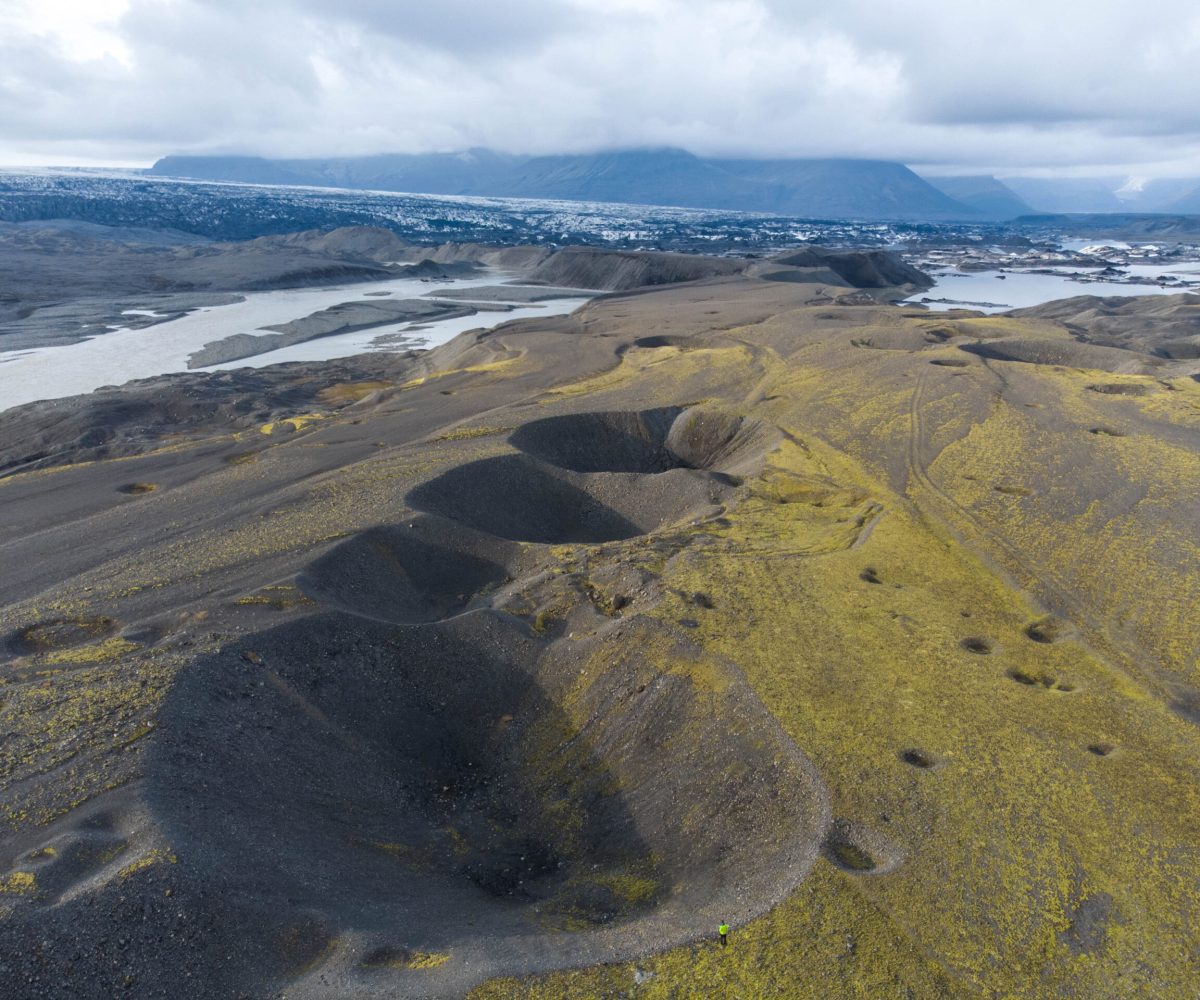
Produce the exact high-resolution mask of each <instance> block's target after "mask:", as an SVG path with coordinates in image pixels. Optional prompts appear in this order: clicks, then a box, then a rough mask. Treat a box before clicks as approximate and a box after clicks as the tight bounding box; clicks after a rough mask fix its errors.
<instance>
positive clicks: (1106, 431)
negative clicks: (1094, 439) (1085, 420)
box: [1088, 427, 1126, 438]
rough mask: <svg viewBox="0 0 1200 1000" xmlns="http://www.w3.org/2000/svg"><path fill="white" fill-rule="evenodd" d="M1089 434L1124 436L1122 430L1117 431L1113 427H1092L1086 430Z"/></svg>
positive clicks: (1112, 436) (1111, 436) (1113, 436)
mask: <svg viewBox="0 0 1200 1000" xmlns="http://www.w3.org/2000/svg"><path fill="white" fill-rule="evenodd" d="M1088 433H1089V434H1096V435H1098V436H1100V437H1110V438H1123V437H1126V434H1125V432H1124V431H1119V430H1117V429H1116V428H1115V427H1092V428H1089V430H1088Z"/></svg>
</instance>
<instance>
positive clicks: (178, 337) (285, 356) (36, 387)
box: [0, 271, 588, 410]
mask: <svg viewBox="0 0 1200 1000" xmlns="http://www.w3.org/2000/svg"><path fill="white" fill-rule="evenodd" d="M509 277H510V275H508V274H503V273H497V272H495V271H490V272H487V273H484V274H481V275H478V276H473V277H471V278H468V279H462V280H458V281H454V282H444V283H442V282H439V283H430V282H423V281H420V280H419V279H416V278H398V279H393V280H390V281H373V282H362V283H355V284H353V285H343V286H338V287H322V288H297V289H286V290H281V291H272V292H249V293H247V294H246V295H245V298H244V300H243V301H241V302H235V303H232V304H230V305H222V306H212V307H209V308H205V309H197V310H196V311H194V312H191V313H189V314H188V315H186V316H182V317H180V318H178V319H174V320H168V321H166V322H163V323H156V324H154V325H152V326H144V327H141V328H134V327H126V328H120V329H116V330H112V331H111V332H109V333H105V334H101V335H99V336H96V337H92V338H91V339H89V340H83V341H80V342H79V343H75V344H66V345H61V346H56V347H42V348H35V349H32V350H23V351H10V352H3V353H0V410H5V409H8V408H9V407H12V406H19V405H20V404H21V403H28V402H32V401H34V400H38V399H59V398H62V397H64V396H74V395H77V394H79V393H84V392H93V391H94V390H96V389H98V388H100V387H101V386H107V385H121V384H122V383H124V382H128V381H130V380H132V379H142V378H152V377H154V376H157V375H166V374H170V373H172V372H185V371H188V370H189V369H188V357H189V356H190V355H191V354H192V353H193V352H195V351H197V350H199V349H200V348H202V347H203V346H204V345H205V344H208V343H210V342H212V341H214V340H221V339H223V338H225V337H228V336H231V335H233V334H237V333H248V334H253V333H255V332H256V331H262V332H263V333H267V332H268V331H266V330H263V328H264V327H266V326H270V325H274V324H279V323H286V322H288V321H290V320H295V319H302V318H303V317H305V316H310V315H312V314H313V313H315V312H318V311H320V310H322V309H327V308H329V307H330V306H334V305H338V304H339V303H342V302H353V301H355V300H359V301H365V302H371V301H377V302H378V301H395V300H397V299H405V298H420V297H422V296H426V295H430V296H431V297H436V295H437V292H439V291H441V290H442V289H444V288H454V289H455V290H456V291H457V290H460V289H469V288H479V287H483V286H491V285H496V284H499V283H501V282H504V281H505V280H507V279H508V278H509ZM372 293H373V294H372ZM381 293H387V294H386V295H383V294H381ZM587 301H588V300H587V298H579V297H574V298H563V299H551V300H549V301H545V302H539V303H536V304H532V305H530V304H516V305H514V307H513V308H512V309H511V310H510V311H508V312H496V311H486V310H485V311H480V312H479V313H477V314H476V315H473V316H463V317H458V318H454V319H443V320H426V321H423V322H420V323H397V324H392V325H388V326H377V327H372V328H370V329H367V330H357V331H354V332H352V333H344V334H337V335H334V336H328V337H319V338H316V339H314V340H309V341H306V342H304V343H301V344H294V345H292V346H291V347H284V348H280V349H278V350H274V351H269V352H267V353H264V354H259V355H255V356H254V357H250V358H243V359H241V360H238V361H233V362H230V363H228V364H222V365H214V366H212V367H210V368H201V369H192V370H193V371H196V370H198V371H217V370H219V369H227V368H261V367H264V366H266V365H274V364H279V363H280V362H285V361H327V360H330V359H333V358H345V357H350V356H352V355H355V354H363V353H366V352H369V351H376V350H391V351H402V350H408V349H410V348H428V347H436V346H437V345H438V344H444V343H445V342H446V341H448V340H450V339H452V338H453V337H455V336H457V335H458V334H459V333H462V332H463V331H464V330H470V329H474V328H476V327H488V328H490V327H494V326H497V325H499V324H500V323H507V322H509V321H510V320H514V319H524V318H527V317H535V316H555V315H561V314H564V313H569V312H572V311H573V310H574V309H576V308H578V307H579V306H581V305H582V304H583V303H584V302H587ZM146 312H147V311H146V310H129V313H128V314H129V315H135V314H138V315H144V314H146Z"/></svg>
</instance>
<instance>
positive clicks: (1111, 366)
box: [959, 337, 1162, 374]
mask: <svg viewBox="0 0 1200 1000" xmlns="http://www.w3.org/2000/svg"><path fill="white" fill-rule="evenodd" d="M959 350H960V351H966V352H967V353H968V354H974V355H976V356H978V357H981V358H987V359H988V360H991V361H1017V362H1021V363H1022V364H1027V365H1051V366H1054V365H1060V366H1063V367H1067V368H1091V369H1094V370H1096V371H1105V372H1114V373H1117V372H1120V373H1125V374H1143V373H1147V372H1150V371H1152V370H1153V369H1154V368H1155V367H1156V366H1157V365H1159V364H1161V363H1162V362H1156V361H1154V359H1152V358H1147V357H1143V356H1142V355H1140V354H1135V353H1133V352H1132V351H1123V350H1121V349H1120V348H1116V347H1100V346H1099V345H1096V344H1081V343H1079V342H1078V341H1075V340H1067V339H1062V340H1058V339H1051V338H1045V339H1036V338H1023V337H1020V338H1018V337H1014V338H1011V339H1010V338H1004V339H1001V340H992V341H988V342H987V343H979V344H960V345H959Z"/></svg>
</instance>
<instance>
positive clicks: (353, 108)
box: [0, 0, 1200, 176]
mask: <svg viewBox="0 0 1200 1000" xmlns="http://www.w3.org/2000/svg"><path fill="white" fill-rule="evenodd" d="M1197 66H1200V10H1198V9H1197V8H1196V7H1195V6H1194V4H1192V3H1189V2H1184V0H1165V2H1160V3H1158V4H1155V5H1153V9H1152V11H1147V9H1146V7H1145V5H1131V4H1128V3H1127V2H1124V0H1090V2H1086V3H1085V2H1082V0H1056V2H1054V3H1046V2H1044V0H1038V2H1034V0H1008V2H1006V3H1004V4H983V3H961V2H954V0H908V2H906V3H905V4H883V3H879V2H878V0H841V2H839V3H838V4H829V3H822V4H820V5H818V4H814V3H805V2H796V0H690V2H685V0H507V2H506V3H504V4H495V3H486V2H472V0H439V2H438V3H429V2H428V0H339V2H338V3H337V4H330V3H327V2H325V0H256V2H253V3H247V2H245V0H87V2H79V0H75V2H72V0H0V121H3V122H4V128H3V130H2V131H0V162H13V161H22V162H30V161H32V160H35V159H40V160H41V161H42V162H79V161H80V160H97V159H112V160H121V161H126V162H129V161H150V160H153V159H154V158H156V157H158V156H160V155H163V154H165V153H169V152H208V151H211V152H239V153H259V154H265V155H290V156H302V155H313V156H322V155H351V154H362V153H373V152H402V151H422V150H431V149H441V150H445V149H454V148H462V147H466V146H472V145H486V146H493V147H496V148H500V149H506V150H511V151H520V152H558V151H584V150H594V149H601V148H611V147H630V146H645V145H679V146H684V147H686V148H689V149H692V150H693V151H695V152H698V153H703V154H717V155H749V156H864V157H880V158H887V159H900V160H903V161H905V162H909V163H916V164H921V165H928V166H929V167H930V168H931V169H935V170H941V171H943V172H945V171H947V170H962V169H993V168H994V169H997V170H1001V171H1003V172H1008V173H1012V172H1017V171H1021V170H1051V171H1054V170H1070V171H1082V170H1086V171H1102V172H1106V173H1127V174H1137V175H1139V176H1143V175H1146V176H1154V175H1158V174H1162V173H1188V172H1191V173H1196V174H1200V108H1198V107H1197V105H1196V103H1195V100H1194V98H1195V93H1196V90H1197V86H1196V85H1197V83H1198V82H1200V79H1198V77H1200V72H1198V70H1197V69H1196V67H1197Z"/></svg>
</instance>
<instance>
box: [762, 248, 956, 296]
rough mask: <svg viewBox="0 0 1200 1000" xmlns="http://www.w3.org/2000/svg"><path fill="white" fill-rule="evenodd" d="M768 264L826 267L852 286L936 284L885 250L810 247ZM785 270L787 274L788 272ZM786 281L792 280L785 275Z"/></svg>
mask: <svg viewBox="0 0 1200 1000" xmlns="http://www.w3.org/2000/svg"><path fill="white" fill-rule="evenodd" d="M768 263H770V264H781V265H786V266H788V267H803V268H826V269H828V270H830V271H832V272H833V273H834V274H836V275H837V276H838V277H839V278H841V279H842V280H843V281H844V282H845V283H846V284H847V285H849V286H850V287H851V288H892V287H897V286H901V285H916V286H917V287H920V288H932V287H933V282H932V281H931V280H930V278H929V275H927V274H926V273H925V272H924V271H919V270H917V268H915V267H912V266H911V265H909V264H906V263H904V261H902V260H901V259H900V258H899V257H897V256H896V255H895V254H891V253H888V252H887V251H884V250H871V251H865V252H863V251H849V252H842V253H839V252H836V251H828V250H821V249H819V248H817V247H809V248H806V249H804V250H801V251H799V252H798V253H793V254H787V255H784V256H780V257H773V258H771V260H770V261H769V262H768ZM783 273H784V274H785V275H786V272H783ZM775 280H780V276H779V274H776V275H775ZM782 280H789V279H787V278H786V277H785V278H783V279H782ZM791 280H796V279H791Z"/></svg>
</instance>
